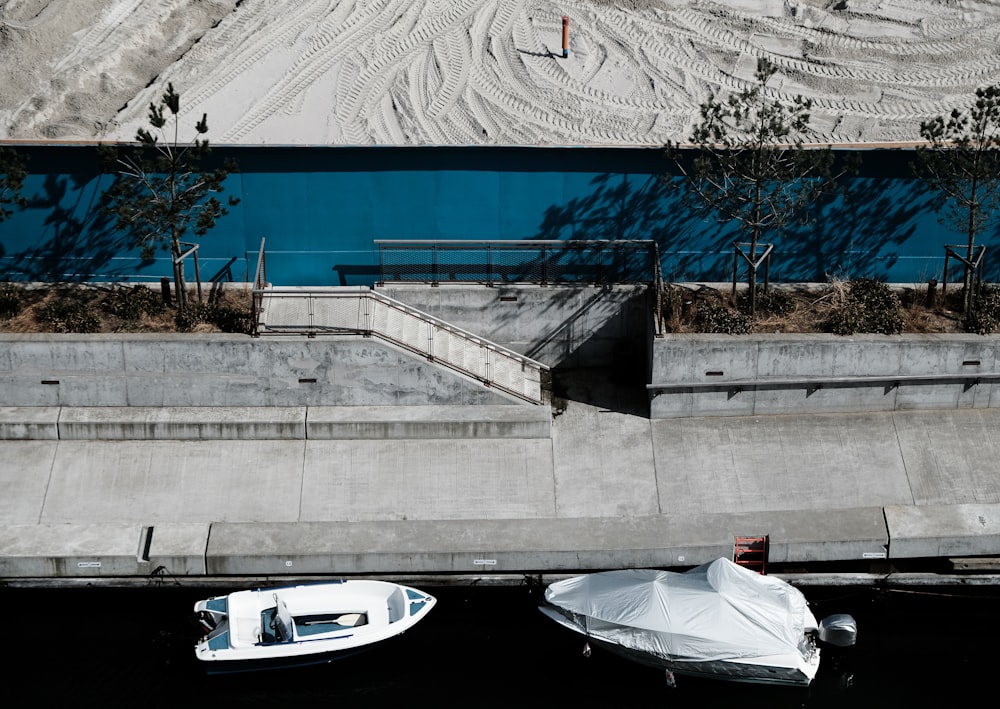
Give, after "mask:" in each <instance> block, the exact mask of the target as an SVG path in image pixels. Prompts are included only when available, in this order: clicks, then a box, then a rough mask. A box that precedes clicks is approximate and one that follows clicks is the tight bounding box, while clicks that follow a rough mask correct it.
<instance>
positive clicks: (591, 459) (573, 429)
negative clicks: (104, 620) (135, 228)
mask: <svg viewBox="0 0 1000 709" xmlns="http://www.w3.org/2000/svg"><path fill="white" fill-rule="evenodd" d="M102 342H103V341H102ZM275 342H277V343H278V344H280V343H281V342H284V340H276V341H275ZM297 342H298V343H305V342H306V341H305V340H303V339H301V338H300V339H299V340H298V341H297ZM313 342H314V341H309V343H308V344H309V346H314V345H313V344H312V343H313ZM340 342H341V344H338V345H336V347H335V351H336V352H337V353H338V357H340V358H341V360H340V366H341V368H342V369H343V361H344V360H343V358H344V357H346V356H347V355H346V354H344V353H345V352H349V351H351V348H350V347H349V346H348V345H347V344H343V341H340ZM359 342H360V341H359ZM105 344H106V343H105ZM224 344H225V346H226V347H227V348H230V349H231V348H232V346H231V344H230V343H228V342H227V343H224ZM286 344H287V342H286ZM255 346H257V347H265V346H267V344H266V343H265V344H264V345H260V344H256V345H255ZM296 346H299V345H296ZM330 347H334V346H333V345H331V346H330ZM364 347H365V348H367V349H366V350H365V353H364V356H365V357H366V358H369V359H370V358H371V356H372V355H371V351H370V350H371V347H372V345H371V344H370V342H368V341H365V343H364ZM49 349H52V348H49ZM355 349H357V350H358V351H360V350H361V346H360V344H359V346H358V347H356V348H355ZM43 351H44V349H43V348H42V347H40V346H38V345H37V343H33V344H32V348H31V349H30V352H32V353H33V354H32V357H31V362H30V364H28V363H25V362H23V361H22V362H15V361H13V360H15V359H16V358H17V356H16V355H12V354H9V353H8V355H5V357H7V358H8V360H5V364H6V370H7V371H8V372H9V373H10V374H9V377H8V395H7V404H9V403H10V402H11V400H12V399H13V398H16V397H17V396H22V395H23V396H24V397H27V396H29V394H30V392H28V390H27V389H25V387H26V386H27V384H25V382H28V383H31V382H33V383H34V386H36V387H38V388H39V389H40V390H44V391H53V390H54V389H55V386H54V385H53V384H52V382H56V383H57V384H58V386H61V387H64V388H65V389H66V390H67V391H70V392H73V391H90V392H100V391H112V390H113V391H114V392H118V391H122V392H126V393H127V394H128V395H129V396H131V397H132V398H133V399H134V398H135V397H136V396H138V395H140V394H141V395H147V394H146V393H147V392H149V391H151V388H150V387H149V385H148V382H147V381H146V379H145V378H144V377H145V375H143V376H142V377H140V376H139V375H133V374H131V373H130V374H127V375H126V376H120V375H118V374H111V375H109V376H110V377H112V378H114V379H115V381H117V379H118V378H121V379H128V380H129V382H126V383H125V384H122V385H121V386H120V387H110V388H109V387H107V386H104V385H100V383H99V382H98V383H96V384H95V382H97V379H95V378H94V376H95V375H94V371H95V369H99V365H96V364H95V363H94V362H92V361H87V362H86V363H84V365H80V363H79V358H75V359H74V358H72V357H64V359H63V361H62V363H61V364H59V366H58V367H56V366H55V365H52V364H51V363H48V362H40V361H39V357H40V356H41V355H39V354H38V353H41V352H43ZM61 356H62V355H61ZM260 356H261V355H260V353H259V352H258V353H257V354H255V358H257V359H255V360H254V361H258V360H259V357H260ZM394 356H395V355H394ZM400 356H402V355H400ZM70 359H73V360H74V361H73V362H72V366H75V367H80V366H82V367H83V369H81V370H79V371H83V370H84V369H85V370H86V376H87V377H90V379H89V380H88V381H87V382H84V383H82V384H81V383H80V382H81V381H82V380H83V379H85V378H86V377H84V376H83V375H80V374H79V371H78V372H77V373H76V374H74V375H73V376H75V377H76V380H74V379H73V376H70V375H69V374H67V372H68V371H69V369H70V364H67V362H68V361H69V360H70ZM292 359H294V358H292V357H291V355H289V358H288V361H291V360H292ZM374 359H375V361H376V363H378V362H384V358H382V357H381V356H378V357H375V358H374ZM282 361H285V360H282ZM295 361H296V362H299V360H295ZM392 361H393V362H395V361H396V360H392ZM266 364H267V366H268V367H269V368H272V369H273V368H274V367H277V366H279V364H278V363H275V362H267V363H266ZM116 366H117V365H116ZM296 366H298V365H296ZM394 366H395V365H394ZM422 366H423V365H422ZM309 367H311V368H312V369H311V370H310V371H313V372H317V371H319V372H320V373H321V376H319V377H316V376H315V375H313V377H312V378H310V379H309V381H310V382H313V381H314V379H319V384H322V382H323V381H324V376H325V375H322V367H321V366H319V365H317V364H316V363H315V362H312V363H311V364H309ZM396 369H398V367H396ZM343 374H344V373H343V372H341V374H339V375H337V377H334V376H333V375H330V377H329V379H330V380H331V381H332V380H334V379H336V380H337V382H338V384H337V386H338V387H341V388H340V389H338V391H342V390H343V387H344V386H346V384H344V383H343V381H345V380H347V379H350V377H346V376H343ZM22 375H23V376H22ZM154 375H155V376H154ZM5 376H6V375H5ZM101 376H103V375H101ZM232 376H234V377H237V378H240V386H241V387H242V388H240V389H239V394H238V396H240V397H245V396H246V391H248V390H249V387H248V385H247V381H244V380H247V375H246V374H245V373H244V372H238V373H236V374H234V375H232ZM269 376H270V377H271V379H272V380H273V381H272V382H271V383H270V384H268V385H267V386H268V387H271V388H270V389H268V390H267V391H268V394H269V396H272V397H277V398H279V399H281V400H282V401H286V403H287V401H290V400H291V399H290V396H291V395H290V394H289V393H288V392H290V391H293V390H296V387H300V388H305V386H306V385H302V384H301V382H302V381H303V379H302V378H301V374H300V375H299V378H298V379H294V375H292V376H291V377H284V379H289V380H290V381H291V382H292V383H291V384H289V385H288V389H287V390H281V391H282V392H284V393H281V392H279V393H281V396H277V395H276V394H275V392H276V391H277V389H276V387H278V386H279V384H276V383H274V382H278V380H279V379H281V380H283V379H282V375H280V374H278V373H274V372H273V371H270V370H269ZM393 376H395V377H397V378H398V377H400V376H402V375H400V374H398V373H395V374H393ZM412 376H413V380H412V381H413V382H416V381H420V382H423V383H424V385H425V386H427V387H428V390H434V389H435V387H439V386H440V387H443V388H444V389H447V390H450V391H454V396H455V397H458V398H459V399H461V400H462V401H466V400H467V401H468V403H466V404H461V405H456V404H454V403H447V402H435V401H433V400H432V399H433V397H430V398H429V399H428V401H427V402H425V403H423V404H419V403H416V402H415V400H413V395H412V391H411V400H410V401H409V402H408V405H401V406H393V405H371V406H366V405H360V404H356V405H351V406H333V405H325V404H323V403H322V402H320V403H317V404H315V405H310V404H306V405H282V406H236V405H223V404H226V403H227V402H226V400H225V396H226V394H225V392H229V391H234V390H235V388H234V385H233V383H232V382H228V383H227V382H226V381H224V377H223V375H221V374H220V375H219V377H209V376H207V375H205V374H202V373H197V374H195V375H192V377H193V381H194V382H195V383H196V384H197V385H198V386H200V387H203V389H204V390H205V391H208V392H209V393H210V396H211V397H212V398H214V399H215V400H217V401H218V402H219V404H220V405H218V406H209V405H204V404H205V403H206V402H205V401H201V400H199V401H196V402H194V403H197V404H199V405H197V406H172V405H163V406H136V405H129V406H111V405H108V402H107V401H102V404H103V405H101V406H93V407H88V406H80V405H43V406H26V405H22V404H23V401H19V402H18V403H17V405H3V404H4V402H3V401H0V489H2V491H3V494H2V496H0V583H8V584H30V583H37V584H45V583H52V584H56V583H64V582H81V583H95V584H96V583H115V582H120V581H122V580H128V579H131V580H141V579H153V578H157V577H168V578H188V579H191V580H206V581H207V580H210V579H218V578H225V579H229V580H230V581H231V580H233V579H236V578H240V579H249V578H253V579H261V578H273V577H283V578H306V577H313V576H321V577H322V576H329V575H344V576H347V575H357V574H385V575H396V576H407V577H414V576H432V575H433V576H439V577H442V578H443V577H446V576H461V577H500V576H512V577H516V576H517V575H524V574H564V573H572V572H577V571H584V570H595V569H605V568H624V567H632V566H655V567H684V566H692V565H695V564H699V563H702V562H705V561H709V560H712V559H714V558H717V557H720V556H726V557H731V556H732V554H733V545H734V540H735V538H736V537H739V536H765V535H766V536H767V537H768V539H769V556H768V561H769V564H770V565H771V566H772V567H773V568H775V569H781V570H784V571H788V572H801V573H807V572H813V571H822V570H829V569H841V570H845V571H847V572H850V573H853V572H858V573H876V574H888V573H892V572H893V571H894V570H898V569H914V568H919V569H925V568H927V569H935V570H937V571H940V570H941V569H942V568H945V569H948V568H950V569H952V570H954V571H955V572H956V573H959V574H960V573H969V571H968V570H970V569H972V570H980V571H981V570H982V569H983V568H986V569H990V568H992V567H991V561H990V560H991V559H992V558H993V557H996V556H1000V475H997V468H998V461H1000V440H998V439H997V437H996V436H995V431H997V429H998V426H1000V408H991V407H983V408H953V409H944V410H906V411H868V412H860V413H848V412H844V413H833V414H803V413H797V414H794V415H780V414H778V415H761V416H689V417H680V418H662V419H655V418H651V417H650V416H649V407H648V401H645V400H644V397H645V396H646V392H645V390H644V388H643V385H642V384H640V385H638V386H636V385H635V383H634V382H627V383H624V384H623V383H622V381H621V380H620V379H621V378H620V371H618V370H616V369H614V368H608V367H596V368H577V369H574V370H570V371H564V372H561V373H558V374H557V376H558V381H557V382H556V385H555V386H554V389H555V390H556V391H557V394H556V395H555V396H553V395H552V394H551V392H550V393H549V394H548V395H547V398H546V401H545V402H544V403H543V404H541V405H532V404H527V403H523V402H503V401H502V400H501V399H502V398H501V399H497V397H496V395H495V394H494V395H491V396H489V397H481V396H479V395H475V396H470V395H469V391H470V390H471V389H472V388H474V387H473V384H472V383H469V382H463V383H462V386H460V387H459V386H453V385H452V384H450V383H449V381H446V380H443V379H438V378H435V377H428V376H427V374H426V372H424V371H422V370H421V371H417V370H414V373H413V374H412ZM19 377H20V379H19ZM149 377H150V378H152V379H156V380H157V381H158V382H159V384H158V386H159V387H160V388H159V389H156V390H155V392H154V393H155V395H156V396H157V397H160V399H164V398H165V396H166V394H164V392H169V391H172V390H176V389H177V388H178V387H180V386H181V384H180V383H179V382H180V378H179V375H178V376H177V377H174V375H171V377H173V378H170V377H166V376H165V375H163V374H161V373H149ZM29 380H30V382H29ZM138 380H141V381H142V382H143V387H142V388H139V387H137V386H135V381H138ZM74 381H76V383H75V384H74V383H73V382H74ZM39 382H40V383H39ZM59 382H62V383H61V384H59ZM130 382H131V383H130ZM410 384H412V382H410V381H409V380H408V383H407V386H408V387H409V386H410ZM281 386H283V385H281ZM310 386H311V385H310ZM398 386H399V381H398V379H397V380H394V383H393V385H392V386H390V387H388V388H387V387H385V386H382V385H381V384H380V385H379V387H378V388H379V390H380V391H381V390H386V391H391V392H392V395H393V396H395V395H396V394H395V392H396V391H397V389H398ZM46 387H47V388H46ZM73 387H76V388H73ZM130 387H131V389H130ZM411 389H412V387H411ZM309 391H314V390H309ZM19 392H20V393H19ZM136 392H139V394H137V393H136ZM71 395H72V396H77V394H71ZM115 395H116V396H117V394H115ZM184 396H186V397H189V398H190V395H189V394H184ZM308 396H311V397H315V396H316V394H314V393H310V394H308ZM78 398H79V397H78ZM498 402H499V403H498ZM970 560H971V561H970ZM980 578H982V577H981V576H980ZM991 578H994V579H995V578H996V577H992V576H991Z"/></svg>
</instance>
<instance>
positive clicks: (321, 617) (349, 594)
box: [194, 579, 436, 674]
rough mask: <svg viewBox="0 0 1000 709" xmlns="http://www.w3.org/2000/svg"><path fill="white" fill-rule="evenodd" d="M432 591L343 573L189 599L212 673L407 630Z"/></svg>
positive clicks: (281, 663) (337, 651)
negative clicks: (334, 578) (326, 579)
mask: <svg viewBox="0 0 1000 709" xmlns="http://www.w3.org/2000/svg"><path fill="white" fill-rule="evenodd" d="M435 603H436V599H435V598H434V597H433V596H430V595H428V594H426V593H424V592H423V591H418V590H417V589H415V588H410V587H408V586H401V585H399V584H395V583H389V582H387V581H371V580H360V579H359V580H347V581H338V582H333V583H317V584H308V585H302V586H285V587H279V588H262V589H257V590H253V591H237V592H235V593H230V594H229V595H226V596H216V597H213V598H208V599H205V600H202V601H198V602H197V603H195V606H194V611H195V615H196V618H197V620H198V622H199V623H200V624H201V627H202V629H203V630H204V631H205V635H204V636H203V637H202V638H201V639H199V640H198V642H197V644H196V645H195V655H196V657H197V658H198V659H199V660H201V661H203V662H204V663H205V665H204V666H205V669H206V670H207V671H208V672H209V673H210V674H214V673H219V672H241V671H248V670H258V669H272V668H280V667H297V666H301V665H311V664H318V663H323V662H329V661H331V660H334V659H337V658H339V657H343V656H346V655H352V654H355V653H357V652H361V651H362V650H365V649H367V648H369V647H370V646H371V645H373V644H374V643H378V642H380V641H382V640H386V639H388V638H391V637H393V636H396V635H399V634H400V633H402V632H404V631H406V630H409V629H410V628H412V627H413V626H414V625H416V624H417V623H418V622H419V621H420V620H421V619H422V618H424V617H425V616H426V615H427V613H428V612H429V611H430V609H431V608H433V607H434V604H435Z"/></svg>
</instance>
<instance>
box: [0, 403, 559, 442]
mask: <svg viewBox="0 0 1000 709" xmlns="http://www.w3.org/2000/svg"><path fill="white" fill-rule="evenodd" d="M551 432H552V413H551V410H550V409H549V408H548V407H546V406H534V405H531V404H521V405H482V406H476V405H471V406H308V407H307V406H285V407H280V406H267V407H265V406H242V407H206V406H167V407H139V406H84V407H51V408H47V407H5V408H0V441H73V440H80V441H86V440H104V441H189V440H203V441H213V440H214V441H259V440H305V439H309V440H354V441H357V440H406V439H435V438H445V439H459V438H476V439H485V438H516V439H528V438H548V437H549V436H550V435H551Z"/></svg>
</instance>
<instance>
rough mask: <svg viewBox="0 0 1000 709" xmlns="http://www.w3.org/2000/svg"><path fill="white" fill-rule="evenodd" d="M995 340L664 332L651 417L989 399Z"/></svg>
mask: <svg viewBox="0 0 1000 709" xmlns="http://www.w3.org/2000/svg"><path fill="white" fill-rule="evenodd" d="M998 347H1000V337H998V336H985V337H983V336H979V335H965V334H955V335H951V334H934V335H895V336H883V335H856V336H853V337H839V336H835V335H806V334H801V335H794V334H792V335H766V336H761V335H744V336H733V335H710V334H698V335H687V334H684V335H668V336H666V337H663V338H657V339H656V340H654V342H653V353H652V365H651V378H650V383H649V385H648V386H647V391H648V393H649V400H650V416H651V418H654V419H660V418H679V417H687V416H759V415H767V414H819V413H859V412H866V411H902V410H908V409H962V408H988V407H996V406H1000V390H998V389H997V382H1000V358H998V354H997V351H998ZM995 391H996V392H998V393H995Z"/></svg>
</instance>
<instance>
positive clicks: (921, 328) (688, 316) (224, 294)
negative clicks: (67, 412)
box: [0, 281, 964, 334]
mask: <svg viewBox="0 0 1000 709" xmlns="http://www.w3.org/2000/svg"><path fill="white" fill-rule="evenodd" d="M126 287H128V288H130V287H131V286H126ZM771 288H773V289H781V290H783V291H785V292H787V294H788V298H787V299H786V300H787V301H788V302H789V303H790V304H791V307H790V309H789V310H788V311H787V312H783V313H781V314H773V313H767V312H758V316H757V318H756V319H755V321H754V323H753V332H755V333H761V334H765V333H822V332H829V329H828V327H827V323H828V322H829V320H830V318H831V317H832V315H833V314H834V313H835V312H836V311H837V310H838V309H839V308H842V307H843V306H844V303H845V302H846V300H847V289H848V284H847V282H845V281H833V282H831V283H828V284H818V285H817V284H810V285H781V286H774V285H772V286H771ZM111 290H112V288H111V287H110V286H92V285H64V286H33V287H29V288H25V289H24V290H23V291H22V297H23V301H22V305H23V309H22V310H21V312H20V313H18V314H17V315H15V316H13V317H10V318H7V319H4V318H2V317H0V332H7V333H42V332H59V331H66V330H65V329H63V330H60V329H59V328H57V327H53V325H52V324H51V322H50V321H47V320H46V318H45V317H44V315H43V314H44V313H45V309H46V306H51V305H52V304H54V303H58V302H63V303H66V302H72V303H74V304H78V305H80V306H82V308H83V309H85V311H86V312H87V313H89V314H92V315H93V316H94V317H96V319H97V322H96V323H95V328H96V329H93V330H87V331H91V332H102V333H165V332H222V331H223V330H221V329H220V328H219V327H218V326H217V325H215V324H213V323H211V322H197V323H195V324H192V325H189V326H188V327H180V326H179V325H178V322H177V310H176V308H174V307H165V308H163V310H162V312H159V313H156V314H153V315H150V314H146V313H142V314H140V315H139V316H138V317H136V318H134V319H126V318H122V317H119V316H117V315H114V314H112V313H110V312H107V308H106V306H105V301H106V299H107V298H108V295H109V293H111ZM896 292H897V295H898V296H899V298H900V302H901V314H902V317H903V323H904V331H905V332H909V333H959V332H964V330H963V329H962V318H961V315H960V313H959V312H958V311H957V309H956V305H957V303H955V302H954V301H955V300H956V299H957V297H958V295H959V293H958V289H957V288H956V289H955V290H954V291H949V293H948V301H949V302H947V303H944V302H943V299H942V298H941V295H940V292H938V293H937V298H936V301H937V302H935V303H934V304H932V305H931V306H929V305H928V303H927V288H926V286H924V287H920V288H901V289H898V290H897V291H896ZM155 295H156V299H157V301H158V302H162V299H161V298H160V295H159V289H157V290H156V293H155ZM738 297H739V295H738ZM208 299H209V294H208V293H207V292H206V293H204V300H208ZM190 302H192V303H194V302H197V297H196V293H195V291H194V290H193V289H192V291H191V295H190ZM213 302H216V303H217V305H220V306H222V307H230V308H233V309H240V310H242V311H244V312H247V313H249V312H250V311H251V309H252V301H251V294H250V290H249V289H248V288H244V287H229V288H225V289H223V290H222V291H221V292H220V293H219V294H218V297H217V299H213ZM729 304H730V289H729V288H727V287H712V286H707V285H677V284H673V285H670V286H668V290H667V294H666V297H665V298H664V317H665V324H666V327H667V330H668V331H669V332H676V333H685V332H697V331H698V329H697V326H696V318H697V314H698V311H699V309H701V308H704V307H706V306H707V305H717V306H728V305H729ZM50 320H51V319H50Z"/></svg>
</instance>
